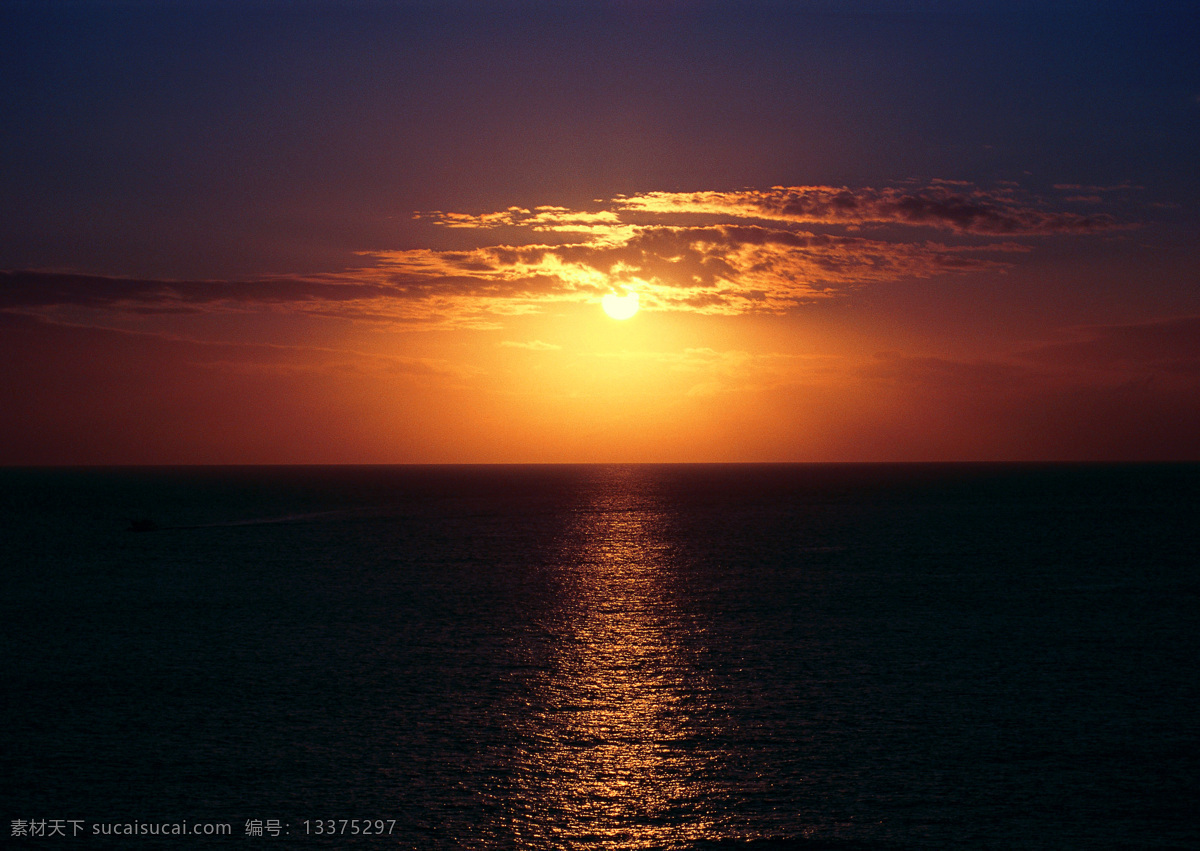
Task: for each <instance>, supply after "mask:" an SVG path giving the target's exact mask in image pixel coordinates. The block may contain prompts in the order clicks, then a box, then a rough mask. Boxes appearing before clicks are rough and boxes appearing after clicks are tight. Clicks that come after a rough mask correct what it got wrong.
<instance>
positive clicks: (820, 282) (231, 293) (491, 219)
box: [0, 181, 1121, 328]
mask: <svg viewBox="0 0 1200 851" xmlns="http://www.w3.org/2000/svg"><path fill="white" fill-rule="evenodd" d="M1112 188H1113V189H1116V188H1121V187H1112ZM1016 198H1017V191H1016V190H1015V189H1012V188H1007V187H1006V188H1002V189H1000V190H997V191H995V192H990V193H989V192H984V191H981V190H976V189H973V188H971V187H970V185H969V184H964V183H962V182H957V181H935V182H933V183H931V184H930V185H929V186H926V187H911V186H910V187H907V188H905V189H895V188H887V189H872V188H865V189H855V190H852V189H848V188H845V187H843V188H833V187H823V186H799V187H775V188H773V189H770V190H750V189H747V190H742V191H738V192H688V193H680V192H647V193H643V194H639V195H633V196H628V197H624V196H623V197H619V198H617V199H615V200H613V201H612V202H610V203H609V204H608V206H607V207H606V208H603V209H592V210H571V209H569V208H566V207H559V206H550V205H544V206H538V207H534V208H532V209H528V208H524V207H509V208H508V209H506V210H501V211H498V212H491V213H488V212H484V213H474V214H467V213H452V212H432V213H422V214H419V216H420V217H422V218H427V219H429V220H431V221H433V222H435V223H437V224H439V225H442V226H445V227H448V228H454V229H460V230H476V231H479V232H480V234H481V235H482V234H495V233H497V232H498V230H497V229H502V228H503V229H507V230H505V231H504V233H505V236H506V237H511V239H509V240H508V241H507V242H501V243H496V242H492V243H491V244H487V240H486V239H485V240H481V242H483V243H484V244H480V245H477V246H476V247H468V248H462V249H455V250H438V249H433V248H417V249H408V250H402V251H369V252H362V254H361V256H362V257H363V258H364V259H363V265H362V266H361V267H360V268H356V269H346V270H343V271H340V272H336V273H328V274H323V275H307V276H278V277H268V278H258V279H252V280H239V281H211V280H201V281H171V280H148V279H142V278H120V277H109V276H100V275H86V274H78V273H74V272H49V271H12V272H0V310H6V311H10V312H23V313H32V314H37V315H40V316H43V317H54V316H56V315H58V316H59V317H60V318H63V319H64V320H65V319H67V318H68V317H66V314H72V312H74V313H73V314H72V315H71V317H69V318H70V319H72V320H76V321H77V320H78V318H79V317H78V315H77V314H78V313H79V312H80V311H83V312H88V311H90V312H91V313H92V314H113V315H119V316H123V317H126V318H129V317H138V316H142V317H146V316H152V315H155V314H203V313H236V312H252V311H259V312H263V311H269V312H292V313H302V314H310V315H316V316H333V317H339V318H344V319H348V320H352V321H358V322H374V323H383V324H390V325H397V324H402V325H415V326H420V327H425V328H437V327H471V328H501V327H503V325H504V319H505V317H510V316H516V315H521V314H530V313H539V312H544V311H546V310H548V309H553V307H554V306H555V305H556V304H557V305H561V304H566V303H582V302H594V301H596V300H598V299H599V298H600V297H601V296H602V295H603V294H604V293H606V292H610V291H614V290H635V291H637V293H638V295H639V296H640V299H641V305H642V307H643V309H647V310H660V311H662V310H671V311H681V312H692V313H702V314H724V315H736V314H744V313H783V312H787V311H791V310H794V309H796V308H797V307H798V306H800V305H803V304H805V303H809V302H813V301H815V300H818V299H827V298H833V297H838V296H843V295H845V294H847V293H850V292H852V291H854V290H855V289H857V288H860V287H863V286H868V285H880V284H887V283H892V282H896V281H901V280H905V279H916V278H928V277H932V276H936V275H944V274H973V273H979V272H984V271H989V270H998V269H1004V268H1007V267H1009V266H1011V265H1013V263H1014V261H1015V258H1016V256H1017V255H1019V254H1022V253H1026V252H1029V251H1030V250H1032V249H1031V247H1030V246H1029V245H1027V244H1024V243H1022V242H1020V241H1019V239H1020V238H1021V237H1027V236H1047V235H1051V234H1060V233H1076V234H1079V233H1089V232H1092V231H1103V230H1107V229H1110V228H1112V227H1116V226H1118V225H1117V223H1116V221H1115V220H1114V219H1112V217H1110V216H1100V215H1094V216H1083V215H1079V214H1077V213H1071V212H1064V211H1052V210H1047V209H1044V208H1042V207H1038V206H1036V205H1034V204H1033V203H1032V202H1028V203H1018V201H1017V200H1016ZM698 216H702V217H700V218H698ZM867 225H880V226H883V225H887V226H889V228H890V229H889V230H886V231H880V232H878V233H875V234H872V235H870V236H868V235H866V234H865V233H864V231H863V228H864V227H865V226H867ZM897 225H905V226H912V227H918V228H920V229H921V230H919V231H909V232H908V233H907V235H906V234H905V233H903V232H902V233H900V234H899V235H897V234H896V233H895V232H894V231H895V227H894V226H897ZM930 228H932V229H938V230H942V231H945V232H947V233H948V234H949V236H948V240H949V241H938V240H933V239H930V238H929V234H928V233H927V230H928V229H930ZM881 233H882V234H883V235H880V234H881ZM522 234H524V235H525V239H524V240H523V239H522V238H521V237H522ZM998 235H1004V236H1005V237H1007V239H1005V240H1004V241H997V240H994V239H987V240H980V239H978V237H980V236H983V237H995V236H998ZM551 237H553V238H551ZM556 240H557V241H556Z"/></svg>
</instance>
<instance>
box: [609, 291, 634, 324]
mask: <svg viewBox="0 0 1200 851" xmlns="http://www.w3.org/2000/svg"><path fill="white" fill-rule="evenodd" d="M600 306H601V307H603V308H604V312H605V313H607V314H608V315H609V316H611V317H612V318H613V319H628V318H629V317H631V316H633V314H635V313H637V312H638V295H637V293H627V294H626V295H623V296H621V295H617V294H616V293H609V294H608V295H606V296H605V297H604V298H602V299H600Z"/></svg>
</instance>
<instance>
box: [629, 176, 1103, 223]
mask: <svg viewBox="0 0 1200 851" xmlns="http://www.w3.org/2000/svg"><path fill="white" fill-rule="evenodd" d="M618 203H619V204H620V205H621V207H622V209H624V210H628V211H636V212H643V213H654V214H659V215H668V214H676V215H677V214H681V213H690V214H706V215H715V216H730V217H735V218H739V219H758V220H764V221H780V222H790V223H798V224H823V225H857V226H862V225H887V224H893V225H907V226H915V227H927V228H936V229H941V230H947V231H953V232H956V233H963V234H984V235H1010V236H1038V235H1048V234H1062V233H1091V232H1094V231H1102V230H1111V229H1113V228H1116V227H1119V226H1120V225H1119V224H1118V222H1117V221H1116V219H1114V218H1113V217H1112V216H1108V215H1088V216H1084V215H1080V214H1078V213H1071V212H1065V211H1059V212H1054V211H1047V210H1043V209H1039V208H1038V207H1036V206H1032V205H1029V204H1024V205H1023V204H1020V203H1018V202H1017V201H1016V200H1015V198H1014V195H1013V193H1012V192H1010V191H1008V190H1004V191H1000V192H986V191H983V190H970V191H967V190H966V189H965V187H963V186H961V185H959V184H957V183H951V182H948V181H942V182H937V183H934V184H932V185H930V186H928V187H925V188H918V189H908V188H906V189H897V188H884V189H873V188H870V187H867V188H862V189H850V188H847V187H832V186H776V187H773V188H772V189H769V190H753V189H748V190H742V191H738V192H646V193H642V194H639V195H633V196H629V197H626V198H621V199H619V201H618Z"/></svg>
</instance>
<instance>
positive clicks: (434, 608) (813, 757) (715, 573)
mask: <svg viewBox="0 0 1200 851" xmlns="http://www.w3.org/2000/svg"><path fill="white" fill-rule="evenodd" d="M1198 521H1200V465H1195V464H1181V465H1107V466H1100V465H1093V466H1088V465H967V464H944V465H939V464H897V465H880V464H863V465H853V464H845V465H843V464H826V465H804V464H793V465H787V464H781V465H677V466H676V465H662V466H658V465H608V466H606V465H598V466H445V467H424V466H414V467H259V468H238V467H228V468H212V467H194V468H138V469H133V468H126V469H5V470H0V564H2V565H3V567H2V571H3V573H2V575H3V586H2V590H3V594H2V595H0V607H2V608H0V634H2V635H3V647H4V657H3V659H4V666H3V668H2V669H0V680H2V681H3V691H4V695H5V698H4V704H3V705H4V714H3V719H2V720H3V725H2V732H0V736H2V737H3V739H2V741H3V749H2V751H0V783H2V784H3V786H4V792H3V795H2V796H0V802H2V805H3V806H2V808H3V818H4V823H3V825H0V828H2V830H3V836H4V839H5V844H6V845H7V844H9V843H10V842H11V843H12V846H13V847H56V848H57V847H68V846H69V847H81V848H82V847H89V848H107V847H113V848H134V849H138V848H156V847H183V848H187V847H193V848H207V847H211V846H222V847H223V846H226V845H241V846H250V847H261V846H263V845H270V846H275V847H280V848H283V847H289V848H290V847H299V848H303V847H314V848H316V847H339V848H340V847H345V846H369V847H398V848H414V849H457V848H466V849H509V848H514V849H515V848H522V849H523V848H529V849H559V848H569V849H574V848H596V849H601V848H603V849H609V848H614V849H626V848H628V849H648V848H661V849H743V848H744V849H747V851H768V850H769V849H784V848H787V849H792V848H798V849H810V850H811V851H822V849H845V851H853V849H896V850H897V851H898V849H932V848H993V849H1068V848H1070V849H1086V848H1096V849H1100V848H1106V849H1107V848H1124V849H1151V848H1153V849H1166V848H1177V849H1184V848H1186V849H1194V848H1198V847H1200V818H1198V817H1197V815H1196V812H1197V807H1196V805H1197V801H1198V797H1197V795H1198V793H1197V790H1198V789H1200V708H1198V707H1200V522H1198ZM137 529H140V530H141V531H135V530H137Z"/></svg>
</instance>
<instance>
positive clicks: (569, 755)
mask: <svg viewBox="0 0 1200 851" xmlns="http://www.w3.org/2000/svg"><path fill="white" fill-rule="evenodd" d="M597 475H598V476H601V477H602V478H601V479H600V480H599V481H597V482H596V483H595V485H596V486H595V490H594V495H593V496H592V498H591V499H590V500H589V502H588V503H587V504H586V505H584V506H583V507H581V510H580V511H579V512H578V515H577V521H576V523H575V525H574V528H572V529H571V530H570V531H569V533H568V534H567V536H566V538H565V540H564V546H563V550H562V556H561V559H562V562H561V573H560V578H559V582H560V583H561V584H560V589H559V605H558V608H557V610H556V612H555V614H554V620H553V622H552V623H550V624H548V625H547V626H548V628H549V631H550V633H551V640H552V641H553V642H554V645H553V649H552V651H551V656H550V664H549V665H548V666H547V667H546V669H545V670H544V671H542V672H540V673H539V675H538V676H537V677H536V680H535V686H534V688H533V690H532V692H533V696H532V698H531V701H530V706H529V707H528V711H527V712H526V713H525V714H524V717H523V718H522V719H521V721H520V723H521V724H522V726H523V728H524V730H523V732H524V736H523V737H522V738H523V741H524V743H525V744H524V747H523V749H522V752H521V753H520V754H519V759H518V766H517V767H516V775H517V776H516V777H515V778H514V780H515V781H516V786H517V789H515V790H514V791H515V793H516V794H514V795H513V796H512V799H511V800H510V803H511V805H512V806H513V808H514V811H513V812H512V817H513V820H514V824H513V827H514V829H515V831H516V833H517V834H518V839H519V840H520V841H521V842H523V843H525V844H533V845H544V846H554V845H557V844H560V843H563V842H574V843H579V842H591V843H596V844H602V845H610V844H613V843H619V844H620V845H621V846H622V847H628V848H638V847H648V846H655V845H662V844H664V843H666V842H669V841H671V840H680V839H688V838H698V837H701V836H704V835H706V834H707V832H708V831H709V830H710V829H711V828H712V827H713V818H714V815H713V813H714V811H713V807H712V804H713V799H714V797H719V796H715V795H714V791H715V790H713V789H710V788H709V786H710V780H709V779H708V778H711V777H712V776H713V775H714V774H715V773H718V771H717V770H718V769H719V763H720V760H721V757H720V755H719V754H717V753H714V752H713V750H712V748H711V746H706V745H705V741H706V739H705V737H704V736H703V735H702V732H703V731H702V729H700V728H698V725H697V718H696V713H697V712H698V711H700V712H701V713H703V712H704V709H703V705H704V704H706V703H708V702H709V700H708V698H707V697H706V692H707V691H708V689H707V686H706V683H705V677H704V674H703V672H702V670H701V668H700V667H699V666H698V665H697V664H696V654H697V651H698V649H699V648H700V647H701V646H702V645H703V635H702V634H701V632H700V630H698V629H697V627H696V626H695V624H694V623H692V622H691V619H689V618H688V617H687V616H686V614H685V613H684V612H682V611H681V610H680V607H679V600H678V597H677V595H676V594H675V593H674V583H675V582H676V581H677V580H676V577H677V565H676V564H675V563H674V562H673V553H672V549H671V547H670V546H669V545H668V543H667V541H668V540H669V535H664V534H663V532H664V528H663V524H664V522H665V521H666V520H667V519H669V518H667V517H666V516H665V514H664V512H665V509H664V507H663V505H662V504H661V500H656V497H655V494H654V492H653V491H652V489H651V487H650V485H649V484H648V483H647V482H646V481H645V480H644V479H643V478H641V477H640V476H639V473H638V471H637V470H636V468H606V469H604V470H603V471H598V472H597ZM703 726H704V725H703V724H701V725H699V727H703Z"/></svg>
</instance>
